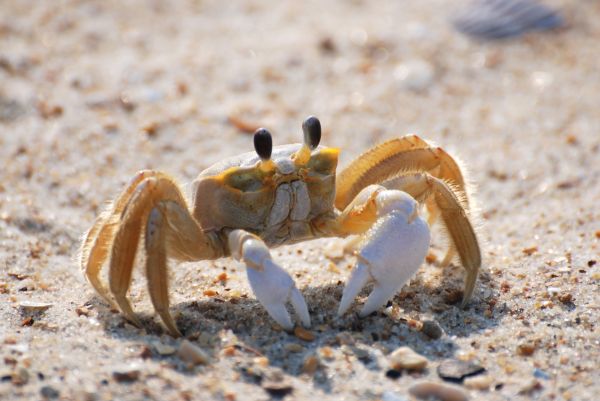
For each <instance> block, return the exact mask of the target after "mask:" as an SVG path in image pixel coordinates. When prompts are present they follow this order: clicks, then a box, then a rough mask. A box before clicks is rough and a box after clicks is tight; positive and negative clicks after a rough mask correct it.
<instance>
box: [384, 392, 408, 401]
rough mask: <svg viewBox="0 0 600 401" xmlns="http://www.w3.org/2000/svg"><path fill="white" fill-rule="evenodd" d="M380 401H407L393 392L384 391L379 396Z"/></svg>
mask: <svg viewBox="0 0 600 401" xmlns="http://www.w3.org/2000/svg"><path fill="white" fill-rule="evenodd" d="M381 401H408V399H407V398H406V397H404V396H402V395H400V394H397V393H394V392H393V391H386V392H385V393H383V394H381Z"/></svg>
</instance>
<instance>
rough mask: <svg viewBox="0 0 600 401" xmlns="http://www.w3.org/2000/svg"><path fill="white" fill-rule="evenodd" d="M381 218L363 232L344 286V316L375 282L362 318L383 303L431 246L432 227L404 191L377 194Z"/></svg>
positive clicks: (419, 262) (409, 274) (405, 280)
mask: <svg viewBox="0 0 600 401" xmlns="http://www.w3.org/2000/svg"><path fill="white" fill-rule="evenodd" d="M376 201H377V209H378V219H377V221H376V222H375V224H373V226H372V227H371V228H370V229H369V230H368V231H367V232H366V233H365V234H364V237H363V240H362V243H361V245H360V250H359V251H358V253H357V258H358V263H357V265H356V267H355V269H354V271H353V272H352V275H351V276H350V280H349V281H348V283H347V284H346V287H345V288H344V293H343V295H342V301H341V302H340V306H339V309H338V315H340V316H341V315H343V314H344V313H345V312H346V311H347V310H348V309H349V308H350V306H351V305H352V301H353V300H354V298H356V296H357V295H358V294H359V293H360V291H361V290H362V288H363V287H364V286H365V285H367V284H368V283H370V282H373V283H374V286H373V291H372V292H371V294H370V295H369V297H368V299H367V301H366V302H365V305H364V306H363V308H362V310H361V311H360V313H359V315H360V316H361V317H364V316H367V315H369V314H370V313H371V312H374V311H375V310H377V309H379V308H380V307H381V306H383V305H384V304H385V303H386V302H387V301H388V300H389V299H390V298H392V297H393V296H394V294H395V293H396V292H397V291H398V290H399V289H400V288H401V287H402V285H404V284H405V283H406V282H407V281H408V280H409V279H410V278H411V277H412V276H413V275H414V274H415V273H416V271H417V270H418V268H419V266H421V264H422V263H423V261H424V260H425V256H426V255H427V251H428V249H429V239H430V236H429V227H428V226H427V223H425V221H424V220H423V219H422V218H421V217H419V215H418V213H417V207H418V205H417V203H416V202H415V200H414V199H413V198H412V197H410V196H409V195H407V194H406V193H404V192H400V191H389V190H388V191H382V192H380V193H379V194H377V199H376Z"/></svg>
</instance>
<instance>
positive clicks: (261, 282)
mask: <svg viewBox="0 0 600 401" xmlns="http://www.w3.org/2000/svg"><path fill="white" fill-rule="evenodd" d="M228 240H229V249H231V252H232V255H233V257H235V258H236V259H238V260H242V261H244V262H245V263H246V266H247V269H246V272H247V274H248V281H249V282H250V287H252V291H253V292H254V295H255V296H256V298H257V299H258V301H259V302H260V303H261V304H262V306H264V308H265V309H266V310H267V312H269V315H271V317H272V318H273V319H275V321H276V322H277V323H279V324H280V325H281V326H282V327H283V328H284V329H285V330H288V331H290V330H293V329H294V323H293V322H292V318H291V317H290V314H289V313H288V311H287V309H286V307H285V304H286V303H287V302H288V301H289V302H290V303H291V304H292V307H293V308H294V311H295V312H296V314H297V315H298V317H299V318H300V321H301V322H302V325H303V326H304V327H310V316H309V314H308V307H307V306H306V302H305V301H304V298H303V297H302V294H301V293H300V291H298V288H296V284H295V283H294V280H293V279H292V278H291V277H290V275H289V274H288V273H287V272H286V271H285V270H283V269H282V268H281V267H280V266H279V265H277V263H275V262H273V260H272V259H271V253H270V252H269V248H267V246H266V245H265V243H264V242H263V241H262V240H261V239H260V238H259V237H257V236H256V235H254V234H251V233H249V232H247V231H244V230H234V231H232V232H231V233H230V234H229V239H228Z"/></svg>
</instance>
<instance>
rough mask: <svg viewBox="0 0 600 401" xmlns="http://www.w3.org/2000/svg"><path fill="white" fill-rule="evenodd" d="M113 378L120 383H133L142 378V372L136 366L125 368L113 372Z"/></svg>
mask: <svg viewBox="0 0 600 401" xmlns="http://www.w3.org/2000/svg"><path fill="white" fill-rule="evenodd" d="M113 378H114V379H115V380H116V381H118V382H119V383H131V382H134V381H137V380H138V379H139V378H140V370H139V368H138V367H137V366H136V365H130V366H124V367H122V368H119V369H117V370H114V371H113Z"/></svg>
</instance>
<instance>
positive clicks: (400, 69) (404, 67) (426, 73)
mask: <svg viewBox="0 0 600 401" xmlns="http://www.w3.org/2000/svg"><path fill="white" fill-rule="evenodd" d="M434 76H435V71H434V69H433V66H432V65H431V64H429V63H428V62H427V61H425V60H419V59H416V60H408V61H406V62H404V63H401V64H399V65H398V66H397V67H396V69H395V70H394V77H395V78H396V80H397V81H398V82H400V85H401V86H402V87H403V88H404V89H408V90H411V91H415V92H420V91H423V90H425V89H427V88H428V87H429V86H431V84H432V82H433V78H434Z"/></svg>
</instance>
